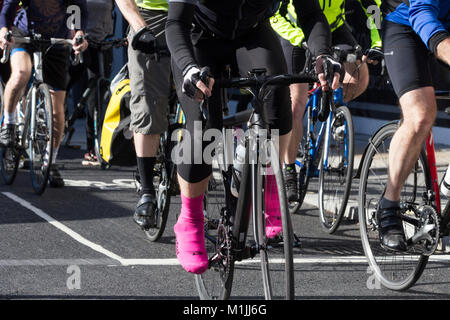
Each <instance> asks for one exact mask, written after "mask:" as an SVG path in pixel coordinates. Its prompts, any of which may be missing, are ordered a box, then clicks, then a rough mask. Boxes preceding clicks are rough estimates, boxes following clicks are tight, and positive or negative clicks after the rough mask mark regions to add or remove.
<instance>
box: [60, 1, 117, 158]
mask: <svg viewBox="0 0 450 320" xmlns="http://www.w3.org/2000/svg"><path fill="white" fill-rule="evenodd" d="M86 4H87V9H88V11H89V20H88V22H87V26H86V37H87V39H88V41H90V40H92V41H97V42H101V41H104V40H105V39H106V38H107V37H108V36H110V35H112V34H113V33H114V20H113V10H114V0H86ZM92 41H90V44H91V45H90V46H89V48H88V49H87V50H86V52H85V53H84V54H83V63H80V64H78V65H75V66H70V68H69V75H70V81H69V84H68V86H67V91H69V90H70V89H72V97H73V101H74V104H75V105H76V103H78V101H79V100H80V99H81V95H82V94H83V92H84V90H86V88H87V87H88V83H89V81H92V80H93V79H95V78H96V77H98V76H99V72H100V70H99V58H98V55H99V53H100V50H101V51H102V55H103V72H104V77H105V78H109V76H110V75H111V68H112V60H113V48H108V49H107V50H104V49H102V48H99V47H98V46H96V45H92ZM97 99H98V97H97V92H95V93H94V94H91V95H90V96H89V98H88V101H87V111H88V112H87V117H86V153H85V154H84V159H83V161H82V164H83V165H98V164H99V162H98V160H97V156H96V155H95V149H94V148H95V147H94V119H93V116H94V109H95V106H96V105H97Z"/></svg>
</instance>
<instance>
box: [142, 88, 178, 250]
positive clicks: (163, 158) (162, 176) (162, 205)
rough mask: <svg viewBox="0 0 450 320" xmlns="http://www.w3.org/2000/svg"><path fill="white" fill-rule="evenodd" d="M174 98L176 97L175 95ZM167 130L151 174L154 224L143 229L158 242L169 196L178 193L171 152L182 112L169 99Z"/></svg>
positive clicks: (176, 102) (162, 229) (176, 103)
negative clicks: (154, 193)
mask: <svg viewBox="0 0 450 320" xmlns="http://www.w3.org/2000/svg"><path fill="white" fill-rule="evenodd" d="M174 94H175V97H176V93H174ZM168 109H169V110H168V122H169V127H168V130H167V131H166V132H164V133H162V134H161V136H160V140H159V149H158V152H157V155H156V162H155V167H154V173H153V185H154V187H155V190H156V201H157V208H156V210H155V224H154V225H153V226H151V227H150V228H148V229H144V232H145V235H146V236H147V238H148V239H149V240H150V241H152V242H156V241H158V240H159V239H160V238H161V236H162V235H163V233H164V230H165V227H166V224H167V219H168V215H169V208H170V198H171V196H174V195H177V194H178V193H179V190H178V183H177V180H176V171H177V170H176V165H175V164H174V162H173V161H172V157H171V155H172V150H173V148H174V145H175V141H173V139H172V137H173V135H174V134H177V130H178V129H181V128H182V127H183V123H184V120H183V112H182V110H181V107H180V104H179V103H178V100H177V99H176V98H175V99H169V105H168ZM134 180H135V183H136V191H137V192H138V193H139V191H140V187H141V186H140V185H141V184H140V176H139V173H138V172H136V173H135V176H134Z"/></svg>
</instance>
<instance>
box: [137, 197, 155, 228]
mask: <svg viewBox="0 0 450 320" xmlns="http://www.w3.org/2000/svg"><path fill="white" fill-rule="evenodd" d="M155 210H156V198H155V196H154V195H152V194H143V195H142V196H141V198H140V199H139V201H138V203H137V205H136V210H135V211H134V215H133V219H134V222H136V223H137V224H138V225H139V226H140V227H141V228H142V229H144V230H148V229H150V228H151V227H154V226H155V225H156V215H155Z"/></svg>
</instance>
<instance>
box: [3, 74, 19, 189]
mask: <svg viewBox="0 0 450 320" xmlns="http://www.w3.org/2000/svg"><path fill="white" fill-rule="evenodd" d="M0 101H1V105H0V128H1V127H2V126H3V121H4V99H3V82H1V81H0ZM19 159H20V151H19V149H18V148H17V147H14V148H6V147H0V171H1V175H2V178H3V181H4V182H5V184H7V185H10V184H12V183H13V182H14V179H15V178H16V174H17V169H18V167H19Z"/></svg>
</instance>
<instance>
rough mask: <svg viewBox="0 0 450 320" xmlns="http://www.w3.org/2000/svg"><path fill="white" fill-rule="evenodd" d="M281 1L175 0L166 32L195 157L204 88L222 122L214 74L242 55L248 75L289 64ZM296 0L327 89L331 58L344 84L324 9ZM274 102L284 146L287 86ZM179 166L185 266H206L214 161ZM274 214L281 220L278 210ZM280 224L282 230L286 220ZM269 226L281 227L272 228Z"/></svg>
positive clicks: (179, 241) (215, 123) (180, 244)
mask: <svg viewBox="0 0 450 320" xmlns="http://www.w3.org/2000/svg"><path fill="white" fill-rule="evenodd" d="M275 2H276V1H273V0H251V1H233V2H230V1H208V0H206V1H202V2H198V1H195V0H181V1H180V0H172V1H169V17H168V19H167V25H166V37H167V43H168V46H169V50H170V52H171V55H172V72H173V76H174V80H175V84H176V87H177V94H178V98H179V100H180V102H181V106H182V107H183V111H184V114H185V116H186V128H187V130H188V131H189V132H190V136H191V138H194V139H191V141H190V144H191V154H189V156H190V160H193V159H194V158H195V155H194V154H193V152H194V150H196V147H195V145H203V144H202V141H195V138H196V137H197V136H199V135H198V134H196V133H195V131H196V126H197V124H198V123H199V121H202V119H203V115H202V112H201V111H200V108H199V102H200V101H201V100H202V98H203V97H204V96H208V97H209V99H208V100H209V110H208V116H207V123H206V125H205V128H216V129H219V130H220V129H221V128H222V106H221V102H220V101H221V99H220V97H221V96H220V88H219V89H218V88H217V87H213V85H214V78H217V77H220V74H221V73H222V71H223V68H224V67H225V66H226V65H228V64H231V63H233V59H236V60H237V65H238V68H239V72H240V74H242V75H246V74H247V72H248V71H250V70H252V69H254V68H265V69H267V74H269V75H271V74H272V75H273V74H285V73H286V72H287V70H286V62H285V61H284V57H283V55H282V49H281V46H280V43H279V41H278V38H277V37H276V35H275V33H274V31H273V30H272V29H271V27H270V24H269V20H268V19H269V17H270V16H271V15H273V13H274V10H273V8H274V7H275V6H276V3H275ZM294 5H295V6H296V8H297V9H298V10H301V11H300V12H299V13H298V17H299V23H300V24H301V26H302V28H303V30H305V34H306V38H307V39H310V40H311V41H309V42H308V43H309V46H310V48H311V50H312V52H313V54H314V56H316V57H318V63H317V71H318V73H319V74H320V75H319V78H320V80H321V83H322V85H323V86H324V88H325V90H327V89H328V86H327V81H326V76H325V74H324V73H323V66H324V64H325V63H327V65H328V67H330V69H329V70H334V71H335V73H334V74H332V75H331V76H332V77H333V76H334V78H333V82H332V87H333V89H334V88H337V86H338V81H339V80H338V77H339V73H338V71H339V69H340V65H339V64H338V63H336V62H335V61H333V60H332V59H331V58H330V57H329V56H328V54H329V53H330V48H329V43H330V28H329V26H328V23H327V21H326V18H325V16H324V15H323V13H322V11H321V10H320V7H319V6H318V3H317V2H316V1H314V0H296V1H294ZM192 25H193V28H192V30H191V26H192ZM203 66H208V67H209V68H210V70H211V73H212V75H211V77H210V78H209V81H207V82H208V83H204V82H203V81H201V80H200V69H201V67H203ZM267 103H268V118H269V121H270V124H271V126H272V128H277V129H279V135H280V137H279V141H280V152H281V154H283V150H284V148H285V146H286V142H287V140H286V137H288V136H289V132H290V130H291V126H292V117H291V109H290V102H289V93H288V89H287V88H286V87H276V88H274V91H273V96H272V97H271V98H269V99H268V102H267ZM200 136H202V135H200ZM200 139H201V138H200ZM191 162H197V161H194V160H193V161H191ZM177 168H178V178H179V184H180V190H181V201H182V208H181V213H180V216H179V218H178V221H177V223H176V225H175V227H174V231H175V235H176V253H177V258H178V260H179V261H180V263H181V265H182V266H183V268H184V269H185V270H186V271H188V272H193V273H203V272H204V271H205V270H206V268H207V267H208V257H207V254H206V250H205V242H204V230H203V210H202V202H203V194H204V192H205V190H206V188H207V185H208V180H209V176H210V174H211V171H212V169H211V166H209V165H208V164H206V163H205V162H203V159H202V160H201V163H195V164H190V163H181V164H179V165H178V166H177ZM274 189H276V188H274ZM268 219H272V220H274V219H273V216H269V217H268ZM279 220H280V219H279V218H278V223H280V221H279ZM278 229H279V230H278V231H280V229H281V224H280V225H279V226H278ZM266 232H268V233H270V234H274V233H276V232H275V231H274V230H267V229H266Z"/></svg>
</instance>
